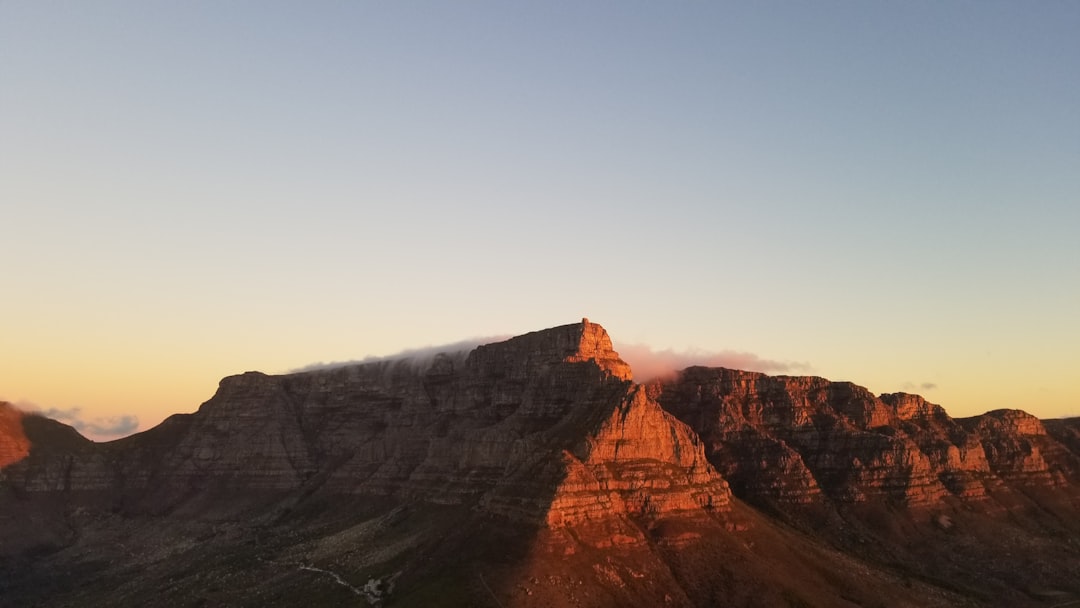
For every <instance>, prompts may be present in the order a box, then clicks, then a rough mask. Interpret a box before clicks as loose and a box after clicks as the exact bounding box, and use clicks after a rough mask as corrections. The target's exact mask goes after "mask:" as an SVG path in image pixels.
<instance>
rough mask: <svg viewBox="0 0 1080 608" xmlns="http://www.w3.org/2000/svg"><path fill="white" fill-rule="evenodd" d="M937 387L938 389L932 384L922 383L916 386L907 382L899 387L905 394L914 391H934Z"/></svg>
mask: <svg viewBox="0 0 1080 608" xmlns="http://www.w3.org/2000/svg"><path fill="white" fill-rule="evenodd" d="M937 387H938V386H937V384H935V383H933V382H922V383H920V384H916V383H914V382H910V381H908V382H905V383H903V384H901V385H900V390H902V391H905V392H907V391H915V390H919V391H932V390H934V389H936V388H937Z"/></svg>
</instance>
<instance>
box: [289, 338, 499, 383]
mask: <svg viewBox="0 0 1080 608" xmlns="http://www.w3.org/2000/svg"><path fill="white" fill-rule="evenodd" d="M510 337H511V336H490V337H487V338H471V339H468V340H461V341H458V342H451V343H450V344H443V345H441V346H424V347H422V348H410V349H407V350H403V351H401V352H398V353H395V354H393V355H385V356H382V357H376V356H370V357H365V358H363V359H352V360H349V361H331V362H329V363H323V362H318V363H311V364H308V365H305V366H303V367H298V368H296V369H291V370H289V372H288V373H290V374H296V373H300V372H312V371H317V370H325V369H337V368H340V367H347V366H350V365H364V364H368V363H381V362H384V361H402V362H406V363H408V364H410V365H412V366H413V367H415V368H417V369H418V370H420V371H424V370H426V369H427V368H429V367H431V363H432V361H434V360H435V356H436V355H440V354H446V355H465V354H468V353H469V352H470V351H472V350H473V349H474V348H476V347H477V346H482V345H484V344H491V343H492V342H502V341H503V340H506V339H508V338H510Z"/></svg>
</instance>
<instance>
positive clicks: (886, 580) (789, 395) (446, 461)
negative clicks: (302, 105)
mask: <svg viewBox="0 0 1080 608" xmlns="http://www.w3.org/2000/svg"><path fill="white" fill-rule="evenodd" d="M1078 422H1080V421H1078V420H1076V419H1070V420H1060V421H1047V422H1046V423H1043V422H1042V421H1039V420H1038V419H1036V418H1034V417H1032V416H1030V415H1028V414H1025V413H1023V412H1020V411H1018V410H999V411H995V412H989V413H987V414H984V415H982V416H976V417H972V418H967V419H953V418H951V417H949V416H948V414H947V413H946V412H945V410H944V409H942V408H941V407H940V406H937V405H934V404H931V403H928V402H926V401H925V400H924V399H923V398H922V397H919V396H917V395H908V394H903V393H896V394H886V395H880V396H875V395H873V394H871V393H870V392H869V391H867V390H866V389H864V388H862V387H859V386H856V385H854V384H850V383H839V382H830V381H828V380H825V379H822V378H813V377H788V376H768V375H765V374H760V373H754V372H744V371H737V370H728V369H723V368H703V367H692V368H688V369H686V370H683V371H682V372H681V373H679V374H678V375H677V376H676V377H674V378H671V379H668V380H664V381H658V382H652V383H647V384H635V383H634V382H633V379H632V372H631V370H630V367H629V366H628V365H627V364H626V363H625V362H624V361H622V359H621V358H619V356H618V353H616V352H615V351H614V349H613V348H612V344H611V340H610V338H609V336H608V335H607V333H606V331H604V329H603V328H602V327H600V326H599V325H597V324H595V323H590V322H589V321H588V320H587V319H586V320H583V321H582V322H581V323H575V324H571V325H565V326H561V327H555V328H551V329H547V330H542V331H538V332H533V333H530V334H526V335H523V336H518V337H516V338H511V339H509V340H506V341H504V342H498V343H494V344H488V345H484V346H480V347H477V348H476V349H474V350H472V351H470V352H468V353H444V354H441V355H438V356H436V357H435V358H434V359H433V360H432V361H431V362H430V364H428V365H425V366H423V367H418V366H416V365H414V364H412V363H410V362H408V361H382V362H375V363H366V364H358V365H349V366H345V367H340V368H337V369H326V370H316V371H307V372H302V373H296V374H289V375H283V376H269V375H265V374H261V373H257V372H248V373H245V374H241V375H237V376H230V377H228V378H225V379H224V380H222V381H221V383H220V386H219V388H218V391H217V392H216V393H215V395H214V396H213V397H212V398H211V399H210V400H208V401H207V402H206V403H204V404H203V405H202V406H201V407H200V408H199V411H198V412H196V413H194V414H184V415H176V416H173V417H171V418H169V419H168V420H166V421H165V422H164V423H162V424H161V425H159V426H158V427H156V428H154V429H151V430H149V431H146V432H144V433H140V434H138V435H135V436H132V437H129V438H125V439H122V440H118V441H114V442H110V443H106V444H95V443H93V442H90V441H88V440H86V439H84V438H82V437H81V436H80V435H79V434H78V433H76V432H75V431H74V429H71V428H70V427H66V426H64V425H62V424H60V423H57V422H55V421H51V420H47V419H43V418H41V417H39V416H34V415H24V414H22V413H19V412H17V411H15V410H14V409H13V408H11V407H10V406H0V512H2V513H6V514H7V515H6V516H3V517H0V539H3V540H4V541H5V542H3V543H0V558H2V560H0V569H3V570H5V571H6V572H5V571H0V574H8V575H9V576H7V577H6V579H5V580H7V581H9V582H8V583H6V585H7V586H8V587H7V588H6V589H5V587H4V585H5V583H0V594H2V595H4V596H5V597H8V598H16V599H19V601H23V602H25V603H26V605H58V606H59V605H118V604H120V603H123V602H127V603H131V602H136V603H138V602H140V601H144V600H146V599H147V598H149V597H151V596H150V595H147V594H150V593H152V591H153V590H154V589H159V590H160V589H161V588H162V582H161V581H162V580H166V579H167V580H169V581H173V582H170V583H169V585H166V586H165V591H164V592H162V593H165V599H167V600H168V601H169V602H170V603H174V604H176V603H178V604H185V603H190V604H191V605H195V604H196V603H198V602H194V601H192V602H187V601H186V600H185V599H184V598H185V597H186V596H185V595H184V593H189V592H191V593H194V592H195V591H196V590H197V591H198V593H199V594H201V595H200V597H202V598H203V601H202V603H203V604H206V603H209V604H211V605H247V603H251V605H259V604H258V602H265V601H267V599H268V598H267V597H263V596H262V595H260V594H261V593H264V592H266V593H272V594H276V595H271V596H270V598H269V599H271V600H273V599H274V598H276V600H274V601H276V602H278V603H282V602H284V605H288V604H289V600H288V598H290V597H294V595H292V594H297V595H295V597H301V596H302V595H303V593H309V594H310V593H313V592H315V591H317V592H319V593H324V592H325V593H328V594H331V595H332V593H333V592H338V593H344V592H346V588H347V587H351V588H352V589H353V590H356V589H360V588H361V587H363V583H364V582H365V580H366V579H365V577H367V579H370V580H372V581H375V582H376V583H377V584H376V585H375V587H374V588H378V589H381V591H379V593H377V594H374V595H372V593H371V592H363V593H355V594H354V595H356V596H357V597H356V598H354V599H357V598H361V601H363V602H367V603H377V604H382V603H388V604H399V605H414V604H415V605H425V604H424V602H425V601H427V600H426V599H425V598H427V599H430V597H429V596H427V595H425V594H427V593H434V592H435V591H438V592H439V593H443V594H444V595H441V596H440V597H442V600H440V602H439V603H443V604H460V605H484V604H491V605H500V606H508V605H515V606H532V605H586V606H608V605H625V604H626V603H627V602H633V603H636V604H639V605H642V604H644V605H699V606H700V605H715V604H716V602H718V601H720V600H721V599H723V602H722V603H726V604H731V605H765V606H772V605H776V606H785V605H842V604H841V603H839V602H840V600H839V599H838V598H841V597H848V598H849V600H851V598H856V599H858V598H862V599H861V600H859V601H863V602H864V603H863V604H861V605H872V603H865V602H871V601H872V599H873V598H874V597H880V596H881V594H882V593H888V594H889V595H888V597H891V598H892V603H890V604H887V605H897V606H903V605H911V606H916V605H918V606H922V605H973V606H985V605H1003V604H995V603H994V602H995V601H997V600H1001V599H1002V598H1007V599H1008V601H1009V602H1011V603H1010V604H1008V605H1042V604H1041V599H1040V598H1041V597H1042V596H1040V595H1039V594H1040V593H1043V592H1045V593H1049V594H1050V595H1048V596H1047V597H1051V598H1053V599H1061V598H1062V597H1065V598H1066V599H1068V598H1069V597H1072V595H1071V594H1075V595H1076V597H1078V598H1080V586H1078V585H1077V584H1073V583H1075V581H1076V580H1080V576H1077V575H1080V557H1078V556H1080V524H1077V523H1076V522H1077V521H1080V518H1077V517H1076V515H1077V514H1078V512H1080V451H1078V450H1077V447H1078V445H1080V439H1078V438H1080V423H1078ZM729 484H730V486H729ZM346 504H347V505H351V506H350V507H349V508H348V509H344V510H343V508H342V505H346ZM27 519H30V520H34V521H37V522H38V523H39V525H38V528H39V530H37V531H34V530H28V529H27V527H26V526H25V520H27ZM146 522H155V525H157V526H158V528H156V529H157V530H158V532H155V533H154V535H163V537H162V538H163V539H158V540H155V541H153V542H150V541H148V540H146V539H145V538H143V536H142V530H143V528H142V527H141V526H143V525H148V524H147V523H146ZM1002 522H1005V524H1007V525H1008V527H1007V528H1005V529H1007V530H1008V533H1007V534H1005V533H1002V532H1001V531H1000V530H997V527H998V526H1001V525H1005V524H1003V523H1002ZM207 526H209V527H210V528H211V529H214V530H218V529H227V530H228V531H229V533H228V534H224V535H223V534H220V533H217V532H215V533H214V534H213V535H211V536H210V537H208V540H207V545H206V547H205V548H202V547H197V546H191V545H190V543H188V541H187V540H185V539H187V538H188V537H189V535H190V531H191V529H193V528H194V529H199V530H205V529H206V528H207ZM342 526H344V527H342ZM268 530H273V531H274V536H273V537H272V540H267V538H268V537H267V536H266V534H267V533H268V532H267V531H268ZM991 530H995V531H993V532H991ZM230 534H231V535H232V536H230ZM154 535H152V536H154ZM942 535H947V536H942ZM154 537H155V538H157V536H154ZM108 538H111V539H113V541H110V542H111V543H112V545H115V544H116V543H117V542H120V541H118V540H116V539H121V540H122V542H121V543H120V544H122V545H123V546H124V547H129V548H130V549H127V551H128V553H124V554H122V555H121V554H118V553H115V552H114V551H113V550H112V549H110V548H108V547H109V546H112V545H106V544H103V540H102V539H108ZM935 543H936V544H935ZM1002 543H1005V545H1007V547H1005V548H1002V547H1003V546H1004V545H1002ZM259 547H262V548H261V549H259ZM448 547H457V549H456V550H457V553H451V554H447V553H446V552H447V551H448V550H449V549H447V548H448ZM271 549H272V550H271ZM946 549H947V550H946ZM999 549H1000V552H1001V553H1002V554H1003V555H1004V554H1006V553H1007V554H1008V558H1007V559H1006V558H1000V559H999V558H998V557H994V558H993V559H989V558H986V557H985V555H984V554H986V553H987V552H990V553H996V552H998V551H999ZM211 550H212V551H213V555H214V556H215V557H216V556H234V557H236V560H237V561H236V563H233V562H232V561H228V562H227V563H225V564H218V565H217V566H215V567H214V568H212V569H210V570H205V569H204V570H200V569H199V568H197V567H195V566H191V567H190V568H188V567H185V568H187V569H185V568H180V572H179V573H178V567H177V565H176V564H177V563H178V562H181V561H183V559H182V558H190V560H191V561H192V563H203V562H205V560H206V559H207V558H208V555H207V554H204V553H203V552H204V551H211ZM98 553H103V554H105V555H107V556H110V557H109V559H108V560H106V561H107V562H108V563H107V564H104V565H103V564H100V563H98V561H95V560H94V559H93V557H94V556H95V555H97V554H98ZM271 554H272V555H274V556H277V557H273V558H271V557H270V555H271ZM30 555H35V556H37V555H46V556H48V557H47V559H46V560H44V561H41V560H36V559H35V560H30V558H29V557H28V556H30ZM281 555H292V556H293V558H294V560H293V561H291V562H287V561H282V558H281V557H280V556H281ZM241 556H244V557H243V559H241ZM955 556H965V557H964V559H963V560H958V559H956V558H955ZM251 560H255V561H251ZM793 560H794V561H793ZM799 560H803V562H806V563H814V564H822V565H826V564H831V565H832V567H830V568H825V569H817V568H809V569H807V568H805V567H800V566H798V565H797V563H796V562H798V563H803V562H800V561H799ZM147 563H149V564H152V567H149V568H144V566H145V564H147ZM42 564H44V565H42ZM135 564H140V568H143V569H145V570H146V572H143V570H137V572H135V571H132V570H131V568H135ZM125 567H126V568H127V570H125V569H124V568H125ZM118 568H119V570H118ZM305 568H306V569H305ZM838 569H839V570H841V571H842V572H843V573H842V574H838V573H837V572H836V570H838ZM789 570H790V571H798V572H799V573H800V575H799V576H794V577H793V576H788V575H785V574H783V573H784V572H788V571H789ZM61 571H62V572H73V571H74V572H83V571H85V572H87V574H86V575H85V576H95V577H98V579H101V580H103V581H109V580H125V581H126V582H125V585H124V586H121V587H120V591H117V589H116V588H115V587H101V588H95V587H94V586H93V585H89V584H85V585H84V584H82V583H86V579H83V578H79V576H78V575H76V576H75V578H74V582H73V583H72V585H73V587H72V588H71V589H66V590H65V589H60V590H51V591H47V592H42V591H41V590H39V589H35V588H33V587H32V585H31V584H30V583H25V584H22V583H18V582H14V583H13V582H10V581H19V580H25V581H34V580H37V579H36V578H35V576H34V575H36V574H38V573H39V572H49V573H55V572H61ZM319 571H324V572H333V573H334V574H335V576H337V579H331V580H330V581H329V582H328V581H327V580H323V579H320V578H317V577H316V578H312V575H311V573H312V572H319ZM484 571H487V572H489V574H488V575H487V576H490V577H491V578H490V580H489V579H488V578H485V575H484V574H483V572H484ZM132 572H135V573H134V574H132ZM339 572H340V573H341V574H339ZM451 572H452V573H456V574H455V576H457V577H458V578H452V577H450V575H449V574H447V573H451ZM583 572H584V573H586V574H587V576H586V575H583V574H582V573H583ZM478 573H479V574H478ZM646 573H647V574H646ZM778 573H779V574H778ZM375 574H378V575H379V576H378V577H375V578H372V576H374V575H375ZM125 575H130V577H129V579H124V576H125ZM219 575H220V576H225V577H232V578H230V580H231V581H232V582H230V583H229V585H232V587H231V588H234V589H240V590H241V591H240V592H236V591H229V590H228V586H226V585H224V584H222V585H221V589H219V590H217V591H215V592H213V593H209V592H207V591H206V586H207V585H206V581H205V580H204V579H206V578H207V577H209V578H210V579H213V580H218V579H217V578H215V577H218V576H219ZM343 577H344V578H343ZM350 577H352V578H353V579H355V584H349V585H341V584H339V582H340V581H344V580H347V579H349V578H350ZM448 577H449V578H448ZM942 577H947V580H946V579H942ZM995 577H996V578H995ZM0 578H3V577H0ZM324 578H325V577H324ZM459 578H460V579H461V580H459ZM233 579H235V580H233ZM95 580H97V579H95ZM178 580H179V581H181V582H180V583H175V581H178ZM462 580H464V581H465V582H462ZM544 581H546V582H544ZM568 581H569V582H568ZM905 581H906V582H905ZM913 581H914V582H913ZM987 581H992V582H990V583H988V582H987ZM1070 581H1072V583H1070ZM368 582H370V581H368ZM406 584H407V586H408V587H409V589H411V591H404V590H403V586H404V585H406ZM245 585H246V587H245ZM394 585H396V587H397V590H396V591H395V592H393V593H390V592H389V587H391V586H394ZM980 585H983V586H986V585H989V586H990V588H992V589H993V590H992V592H990V593H986V592H983V591H980V590H979V589H980ZM1070 585H1071V586H1070ZM125 589H126V591H125ZM170 589H171V590H172V591H169V590H170ZM244 589H246V590H247V593H248V595H244V592H243V590H244ZM268 590H269V591H268ZM433 590H435V591H433ZM159 592H160V591H159ZM208 593H209V595H207V594H208ZM238 593H239V594H238ZM170 594H171V595H170ZM1055 594H1057V595H1055ZM1062 594H1064V595H1062ZM158 599H161V598H158ZM248 600H250V602H249V601H248ZM849 600H844V601H848V603H849V604H851V603H852V602H851V601H849ZM297 601H299V600H297ZM799 602H802V603H799ZM856 604H857V605H858V603H857V602H856Z"/></svg>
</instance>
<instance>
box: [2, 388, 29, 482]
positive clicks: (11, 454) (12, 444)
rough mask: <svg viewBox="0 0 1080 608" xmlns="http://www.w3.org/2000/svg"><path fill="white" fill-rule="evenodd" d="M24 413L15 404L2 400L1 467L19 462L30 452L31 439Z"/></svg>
mask: <svg viewBox="0 0 1080 608" xmlns="http://www.w3.org/2000/svg"><path fill="white" fill-rule="evenodd" d="M22 419H23V414H22V412H20V411H19V410H17V409H15V406H13V405H11V404H10V403H7V402H6V401H0V468H3V467H5V466H7V465H9V464H11V463H13V462H18V461H20V460H22V459H23V458H26V456H27V455H28V454H29V453H30V440H28V439H27V438H26V433H25V432H24V431H23V425H22Z"/></svg>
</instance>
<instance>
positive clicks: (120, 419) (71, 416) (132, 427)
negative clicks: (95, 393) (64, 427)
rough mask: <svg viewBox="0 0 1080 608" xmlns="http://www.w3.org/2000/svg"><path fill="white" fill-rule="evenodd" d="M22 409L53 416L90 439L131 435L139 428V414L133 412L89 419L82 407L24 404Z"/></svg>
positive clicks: (107, 438)
mask: <svg viewBox="0 0 1080 608" xmlns="http://www.w3.org/2000/svg"><path fill="white" fill-rule="evenodd" d="M22 409H25V410H27V411H31V412H33V413H36V414H41V415H42V416H45V417H46V418H52V419H53V420H57V421H59V422H63V423H64V424H69V425H71V426H72V427H74V428H75V430H76V431H79V432H80V433H82V434H83V435H86V436H87V437H89V438H90V439H95V440H99V441H107V440H109V439H116V438H118V437H123V436H125V435H130V434H132V433H134V432H135V431H137V430H138V429H139V418H138V416H134V415H131V414H127V415H124V416H105V417H95V418H89V419H88V418H86V417H85V416H84V415H83V411H82V408H81V407H72V408H68V409H66V410H65V409H60V408H56V407H52V408H49V409H44V410H43V409H39V408H34V407H29V408H27V407H25V406H23V407H22Z"/></svg>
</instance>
